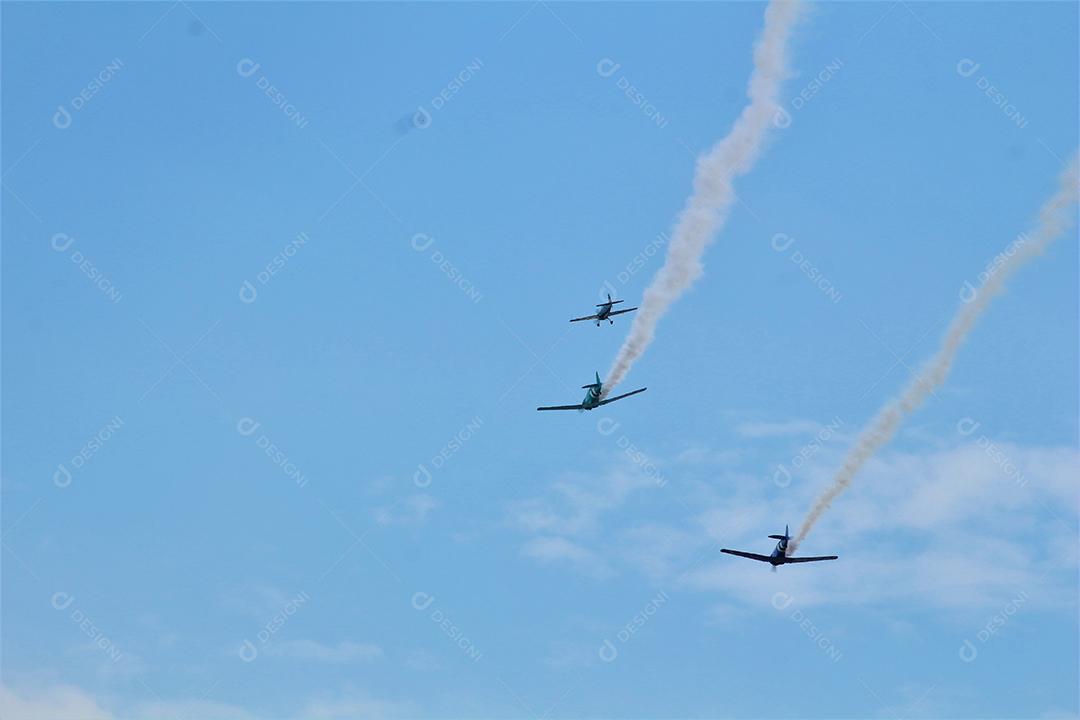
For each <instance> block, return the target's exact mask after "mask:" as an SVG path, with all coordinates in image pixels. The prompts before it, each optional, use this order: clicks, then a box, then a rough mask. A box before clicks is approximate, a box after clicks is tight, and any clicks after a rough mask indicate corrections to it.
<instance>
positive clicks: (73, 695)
mask: <svg viewBox="0 0 1080 720" xmlns="http://www.w3.org/2000/svg"><path fill="white" fill-rule="evenodd" d="M112 717H113V715H112V713H110V712H108V711H107V710H105V709H104V708H102V707H101V706H100V705H99V704H98V702H97V700H96V699H95V698H94V697H92V696H91V695H89V694H88V693H86V692H84V691H82V690H80V689H79V688H77V687H72V686H70V685H52V686H49V687H36V688H32V689H23V690H20V691H19V692H16V691H15V690H13V689H11V688H9V687H8V686H6V685H0V718H4V720H111V719H112Z"/></svg>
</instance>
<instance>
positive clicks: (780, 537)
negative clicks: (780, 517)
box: [769, 525, 791, 540]
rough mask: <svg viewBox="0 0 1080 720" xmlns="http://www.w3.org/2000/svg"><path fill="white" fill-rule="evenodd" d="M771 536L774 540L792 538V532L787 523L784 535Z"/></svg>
mask: <svg viewBox="0 0 1080 720" xmlns="http://www.w3.org/2000/svg"><path fill="white" fill-rule="evenodd" d="M769 537H771V538H772V539H773V540H790V539H791V534H790V533H789V532H788V526H787V525H785V526H784V534H783V535H770V536H769Z"/></svg>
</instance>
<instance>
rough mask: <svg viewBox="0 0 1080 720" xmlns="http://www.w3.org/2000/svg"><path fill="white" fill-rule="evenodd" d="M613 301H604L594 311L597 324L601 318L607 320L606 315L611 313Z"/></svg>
mask: <svg viewBox="0 0 1080 720" xmlns="http://www.w3.org/2000/svg"><path fill="white" fill-rule="evenodd" d="M612 304H613V303H604V304H603V305H601V306H600V309H599V310H597V311H596V324H597V325H599V324H600V321H601V320H607V319H608V315H610V314H611V306H612Z"/></svg>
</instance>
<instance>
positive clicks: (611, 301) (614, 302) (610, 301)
mask: <svg viewBox="0 0 1080 720" xmlns="http://www.w3.org/2000/svg"><path fill="white" fill-rule="evenodd" d="M621 302H622V300H608V301H607V302H606V303H596V307H604V306H605V305H618V304H619V303H621Z"/></svg>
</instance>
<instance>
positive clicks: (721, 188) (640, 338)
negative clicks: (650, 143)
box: [604, 0, 800, 395]
mask: <svg viewBox="0 0 1080 720" xmlns="http://www.w3.org/2000/svg"><path fill="white" fill-rule="evenodd" d="M799 10H800V4H799V2H798V0H772V1H771V2H770V3H769V5H768V7H767V8H766V9H765V28H764V30H763V31H762V33H761V38H760V40H758V44H757V46H756V47H755V48H754V71H753V73H752V74H751V76H750V85H749V89H748V95H749V98H750V104H749V105H747V106H746V107H745V108H743V111H742V114H741V115H739V118H738V119H737V120H736V121H735V125H734V127H732V129H731V132H730V133H728V135H727V137H725V138H724V139H723V140H721V141H720V142H719V143H717V144H716V145H715V146H714V147H713V148H712V149H711V150H710V151H709V152H708V153H707V154H706V155H704V156H702V157H700V158H699V159H698V163H697V172H696V173H695V176H694V192H693V194H692V195H691V196H690V199H689V200H687V202H686V207H685V208H684V209H683V211H682V214H681V215H680V216H679V220H678V223H677V224H676V225H675V229H674V231H673V232H672V235H671V242H670V244H669V245H668V252H667V258H666V259H665V261H664V266H663V267H662V268H660V270H659V271H658V272H657V274H656V277H654V278H653V281H652V284H651V285H649V287H648V289H647V290H645V295H644V298H643V299H642V303H641V307H640V309H639V310H638V312H637V315H636V316H635V318H634V323H633V325H632V326H631V327H630V334H629V335H627V337H626V340H624V341H623V345H622V347H621V348H620V349H619V354H618V355H617V356H616V357H615V362H614V364H613V365H612V367H611V370H610V371H609V372H608V376H607V380H606V381H605V382H604V394H605V395H606V394H607V392H609V391H610V390H612V389H613V388H614V387H615V386H616V385H618V384H619V383H620V382H621V381H622V379H623V378H624V377H626V373H627V372H629V371H630V367H631V366H632V365H633V364H634V361H635V360H637V359H638V358H639V357H641V355H642V354H643V353H644V352H645V349H646V348H648V346H649V344H650V343H651V342H652V340H653V337H654V335H655V333H656V325H657V323H659V322H660V318H662V317H663V316H664V314H665V313H666V312H667V311H668V308H670V307H671V305H672V303H674V302H675V301H676V300H678V299H679V297H681V296H682V294H683V293H684V292H686V290H687V289H689V288H690V286H691V285H693V284H694V282H695V281H696V280H697V279H698V278H699V277H700V276H701V273H702V268H701V256H702V254H703V253H704V252H705V248H706V247H707V246H708V245H709V243H710V242H711V241H712V240H713V238H714V236H715V235H716V233H717V231H718V230H719V229H720V227H721V226H722V225H723V224H724V222H725V221H726V220H727V218H728V214H729V213H730V211H731V205H732V203H734V201H735V193H734V190H733V189H732V181H733V180H734V179H735V178H737V177H739V176H741V175H744V174H745V173H747V172H748V171H749V170H750V168H752V167H753V165H754V162H755V161H756V160H757V158H758V155H759V154H760V152H761V149H762V146H763V145H764V141H765V138H766V135H767V133H768V130H769V127H770V126H771V125H772V124H773V119H774V117H776V116H777V113H778V112H779V111H780V110H781V106H780V102H779V96H780V85H781V83H782V82H783V80H784V77H785V75H786V67H787V60H786V56H787V45H788V39H789V37H790V36H791V31H792V28H793V27H794V25H795V22H796V20H797V19H798V15H799Z"/></svg>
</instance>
